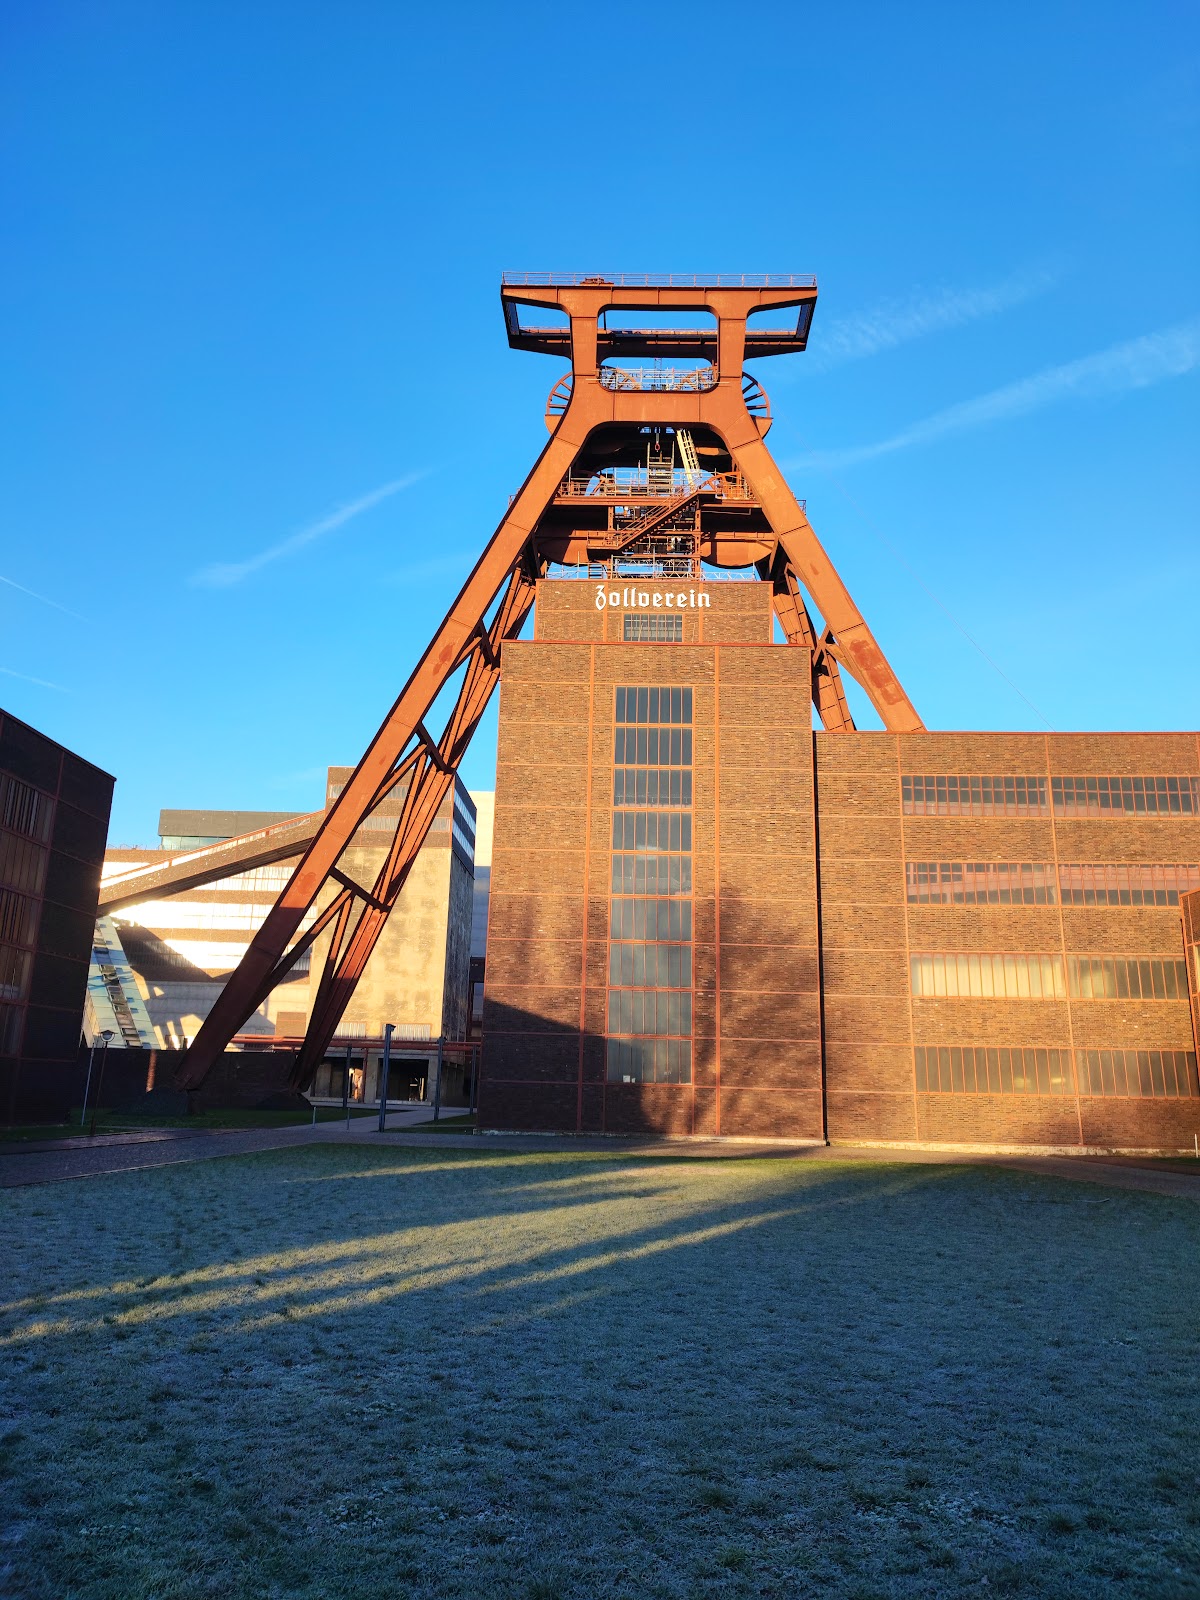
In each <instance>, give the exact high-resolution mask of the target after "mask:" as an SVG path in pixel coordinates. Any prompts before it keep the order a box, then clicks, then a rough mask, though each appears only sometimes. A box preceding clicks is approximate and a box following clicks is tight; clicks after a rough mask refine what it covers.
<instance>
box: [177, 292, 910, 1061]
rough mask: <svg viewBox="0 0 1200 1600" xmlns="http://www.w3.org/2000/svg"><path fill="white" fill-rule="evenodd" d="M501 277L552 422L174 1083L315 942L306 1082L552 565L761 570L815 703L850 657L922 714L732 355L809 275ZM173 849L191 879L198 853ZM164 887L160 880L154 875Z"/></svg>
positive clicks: (858, 670)
mask: <svg viewBox="0 0 1200 1600" xmlns="http://www.w3.org/2000/svg"><path fill="white" fill-rule="evenodd" d="M500 293H501V303H502V306H503V310H504V317H505V324H506V328H507V332H508V339H509V343H510V345H511V346H512V347H513V348H514V349H523V350H531V351H536V352H539V353H544V354H548V355H557V356H560V357H562V358H565V359H567V360H569V362H570V371H569V372H568V373H567V374H565V375H564V376H563V377H562V378H561V379H560V380H559V381H558V382H557V383H556V384H555V385H554V386H553V388H552V390H551V393H550V398H549V401H548V403H547V408H546V425H547V428H548V430H549V435H550V437H549V439H548V441H547V444H546V446H545V449H544V450H543V451H542V454H541V455H540V457H539V458H538V460H537V462H536V463H535V464H534V466H533V468H532V470H531V471H530V473H529V475H528V477H527V478H526V479H525V482H524V483H523V484H522V486H521V488H520V490H519V491H518V493H517V494H516V495H515V496H514V498H513V500H512V503H511V504H510V506H509V507H508V510H507V512H506V513H505V515H504V517H503V518H502V520H501V522H500V524H499V526H498V527H497V528H496V530H495V532H494V533H493V534H492V536H491V538H490V539H489V540H488V542H487V544H486V545H485V547H484V549H483V551H482V553H481V555H480V557H479V559H478V561H477V562H476V564H475V567H474V569H473V570H472V572H471V574H470V576H469V577H468V578H467V581H466V583H465V584H464V585H463V587H462V590H461V591H460V593H459V595H458V597H457V599H456V600H455V602H454V604H453V605H452V606H451V608H450V610H449V612H448V613H447V615H446V617H445V618H444V619H443V620H442V622H441V624H440V625H439V627H438V628H437V630H436V631H435V633H434V635H433V638H432V639H431V640H430V643H429V645H428V646H427V648H426V650H425V652H424V654H423V655H422V657H421V659H420V661H419V662H418V663H417V665H416V667H415V668H414V670H413V672H412V675H411V676H410V678H409V680H408V682H407V683H406V684H405V686H404V689H403V690H402V692H401V694H400V697H399V698H398V699H397V701H396V702H395V704H394V705H393V707H392V708H391V710H390V711H389V712H388V714H387V716H386V718H385V719H384V722H383V724H382V726H381V727H380V729H379V731H378V732H377V734H376V735H375V737H374V739H373V740H372V741H371V744H370V746H369V747H368V749H367V751H366V753H365V754H364V755H363V757H362V758H361V760H360V761H359V763H358V765H357V767H356V768H355V769H354V772H353V775H352V776H351V778H350V779H349V781H348V782H347V783H346V784H345V786H344V788H343V789H342V792H341V793H340V794H339V795H338V796H337V797H336V798H335V799H334V800H333V802H332V804H331V805H330V807H329V809H328V811H327V812H326V814H325V815H324V817H323V818H322V819H320V820H319V821H317V822H316V826H315V827H312V828H305V829H304V830H301V831H300V833H299V836H298V837H297V841H296V842H297V844H299V843H301V842H303V854H302V855H300V859H299V861H298V863H297V866H296V868H295V870H294V872H293V873H292V876H291V879H290V881H289V883H288V885H287V887H286V888H285V889H284V890H283V891H282V893H281V894H280V896H279V899H278V900H277V902H276V903H275V905H274V907H273V909H272V911H271V913H270V915H269V916H268V917H267V919H266V921H265V922H264V923H263V924H262V926H261V927H260V928H259V930H258V932H257V933H256V934H255V936H254V939H253V941H252V943H251V944H250V946H249V947H248V949H247V951H246V954H245V956H244V957H243V959H242V961H241V963H240V965H239V966H238V968H237V969H236V971H234V972H233V974H232V975H231V976H230V978H229V980H228V981H227V983H226V985H225V987H224V989H223V991H222V993H221V995H220V996H219V998H218V1000H217V1002H216V1004H215V1005H214V1006H213V1008H212V1010H211V1011H210V1013H209V1015H208V1018H207V1019H206V1021H205V1022H204V1024H203V1026H202V1027H201V1029H200V1032H199V1033H198V1035H197V1037H196V1039H195V1040H194V1042H193V1043H192V1045H191V1047H190V1048H189V1050H188V1051H187V1053H186V1056H185V1058H184V1061H183V1064H182V1066H181V1068H180V1070H179V1073H178V1074H177V1083H178V1085H179V1087H181V1088H194V1087H195V1086H197V1085H198V1084H199V1083H201V1082H202V1081H203V1080H204V1078H205V1077H206V1075H207V1074H208V1072H209V1070H210V1069H211V1067H212V1066H213V1064H214V1062H215V1061H216V1060H217V1059H218V1057H219V1056H220V1055H221V1054H222V1052H223V1051H224V1050H225V1048H226V1046H227V1045H228V1044H229V1043H230V1042H231V1041H232V1040H233V1038H234V1037H235V1036H236V1035H237V1034H238V1033H239V1032H240V1030H241V1028H242V1026H243V1024H244V1023H245V1021H246V1019H247V1018H248V1017H249V1016H250V1015H251V1014H252V1013H253V1012H254V1010H255V1009H256V1008H257V1007H258V1006H259V1005H260V1004H261V1003H262V1002H263V1000H264V999H265V998H266V996H267V995H268V994H269V993H270V992H271V990H272V989H273V988H274V987H275V985H276V984H278V983H279V982H280V981H281V980H282V978H283V977H284V975H285V974H286V973H287V972H288V971H289V970H290V969H291V967H292V966H293V965H294V963H295V962H296V961H297V960H298V959H299V957H300V956H301V955H302V954H303V953H304V952H305V951H307V950H309V949H312V948H314V946H316V945H317V943H318V941H321V942H322V946H323V949H324V959H323V963H322V965H321V969H320V972H319V974H318V975H317V977H316V983H315V989H314V998H313V1003H312V1006H311V1008H310V1016H309V1024H308V1030H307V1033H306V1035H305V1038H304V1041H303V1044H302V1045H301V1047H300V1049H299V1051H298V1052H297V1056H296V1060H295V1064H294V1069H293V1074H292V1078H293V1082H294V1083H295V1084H296V1085H297V1087H300V1088H304V1087H306V1086H307V1085H308V1084H309V1083H310V1082H311V1081H312V1078H313V1075H314V1073H315V1072H316V1069H317V1067H318V1066H319V1065H320V1062H321V1060H322V1058H323V1056H324V1054H325V1052H326V1050H327V1049H328V1047H329V1044H330V1041H331V1039H332V1037H333V1033H334V1030H335V1028H336V1026H337V1023H338V1021H339V1019H340V1017H341V1015H342V1012H343V1011H344V1009H345V1007H346V1004H347V1002H348V1001H349V999H350V996H351V995H352V994H353V992H354V988H355V985H356V984H357V982H358V980H359V978H360V977H361V975H362V972H363V970H364V968H365V966H366V963H367V961H368V960H369V959H370V956H371V953H372V951H373V950H374V948H375V945H376V942H377V940H378V938H379V934H380V932H381V931H382V928H383V926H384V923H385V922H386V920H387V917H388V915H389V913H390V912H391V910H392V908H393V907H394V906H395V904H396V901H397V898H398V897H399V894H400V892H401V890H402V889H403V887H404V883H405V881H406V880H407V877H408V874H409V871H410V869H411V867H412V865H413V862H414V861H415V859H416V856H417V852H418V850H419V849H420V847H421V845H422V843H423V842H424V839H425V836H426V834H427V832H428V830H429V827H430V824H431V822H432V821H433V818H434V817H435V815H436V814H437V811H438V807H439V806H440V805H441V803H442V801H443V800H444V798H445V796H446V794H447V793H448V791H449V789H450V786H451V785H452V784H453V782H454V777H455V774H456V772H457V770H458V766H459V763H460V762H461V760H462V757H463V755H464V753H465V751H466V748H467V745H468V743H469V741H470V738H471V736H472V734H473V733H474V731H475V729H476V727H477V726H478V723H479V719H480V717H481V716H482V714H483V711H484V709H485V707H486V705H487V703H488V700H489V699H490V697H491V694H492V692H493V690H494V689H495V687H496V685H497V684H498V683H499V682H500V680H501V677H502V675H503V658H504V647H505V644H506V642H507V641H509V640H512V639H515V638H516V637H517V636H518V634H519V633H520V630H521V628H522V626H523V625H524V623H525V620H526V618H527V616H528V614H529V611H530V609H531V607H532V604H533V599H534V593H535V582H536V580H537V578H539V577H540V576H543V575H544V574H545V573H546V572H547V571H548V570H551V569H552V568H553V569H563V570H570V569H574V570H577V571H584V572H588V571H597V572H600V573H608V574H613V573H616V572H622V573H627V574H634V575H636V574H637V573H639V572H644V573H646V574H648V575H651V574H656V575H666V576H674V577H688V578H690V579H692V580H693V581H697V580H702V579H703V578H704V576H705V575H706V574H708V575H710V576H712V575H722V574H729V573H733V572H739V571H740V572H743V573H746V574H748V575H750V576H752V577H754V578H756V579H757V580H759V581H762V582H766V583H770V584H771V586H772V592H773V600H774V605H775V611H776V615H777V616H778V618H779V621H780V624H781V626H782V628H783V631H784V633H785V635H786V637H787V639H788V642H789V643H790V644H792V645H795V646H796V647H797V648H800V649H804V650H807V651H808V652H809V654H810V659H811V664H812V698H813V703H814V705H815V706H816V708H817V711H818V714H819V715H820V718H821V721H822V723H823V725H824V727H825V728H826V729H827V730H828V731H830V732H839V731H849V730H852V729H853V727H854V722H853V719H852V716H851V713H850V709H849V706H848V704H847V700H846V695H845V691H844V687H843V684H842V681H841V674H842V672H843V671H845V672H847V673H849V674H850V676H851V677H853V678H854V679H855V680H856V682H857V683H858V684H859V685H860V686H861V687H862V689H863V690H864V691H865V693H866V694H867V696H868V698H869V699H870V701H871V703H872V705H873V706H874V707H875V710H876V712H877V713H878V715H879V717H880V719H881V720H882V722H883V724H884V726H885V727H886V728H888V729H889V730H890V731H892V732H912V731H916V730H919V729H920V728H921V727H922V723H921V721H920V718H919V717H918V716H917V713H916V711H915V710H914V708H913V706H912V704H911V703H910V701H909V699H908V696H907V695H906V694H905V692H904V690H903V688H902V687H901V685H900V683H899V681H898V679H897V677H896V675H895V673H894V672H893V671H892V668H891V667H890V665H889V664H888V661H887V659H886V657H885V656H884V654H883V651H882V650H881V649H880V647H879V645H878V643H877V642H876V640H875V638H874V636H873V635H872V633H871V630H870V628H869V627H868V626H867V623H866V621H865V620H864V618H863V616H862V614H861V612H860V611H859V610H858V608H857V606H856V605H855V604H854V601H853V600H852V598H851V596H850V594H849V591H848V590H847V589H846V586H845V584H844V583H843V582H842V580H841V578H840V577H839V576H838V574H837V572H836V570H835V568H834V566H833V563H832V562H831V561H830V559H829V556H828V555H827V554H826V552H825V550H824V549H823V548H822V546H821V544H820V542H819V540H818V539H817V537H816V534H815V533H814V532H813V529H812V526H811V524H810V523H809V521H808V517H807V515H806V513H805V509H804V506H803V504H802V502H800V501H798V500H797V499H796V497H795V496H794V495H793V494H792V491H791V489H790V488H789V487H788V485H787V483H786V481H785V480H784V477H783V474H782V473H781V472H780V470H779V468H778V466H777V465H776V464H775V461H774V460H773V458H772V456H771V454H770V451H769V450H768V449H767V446H766V444H765V442H764V440H765V436H766V434H767V432H768V430H769V428H770V426H771V412H770V405H769V402H768V400H767V397H766V393H765V391H764V389H763V388H762V386H761V384H760V383H759V381H758V379H757V378H756V377H754V376H753V375H751V374H750V373H747V372H746V370H745V361H746V359H747V358H750V359H754V360H758V359H760V358H765V357H767V356H775V355H784V354H788V353H791V352H794V351H801V350H803V349H804V348H805V345H806V343H807V340H808V336H809V329H810V326H811V322H812V314H813V308H814V306H815V304H816V298H817V288H816V280H815V279H813V278H810V277H801V276H796V275H779V276H772V275H757V276H756V275H744V276H742V275H737V274H715V275H711V276H704V275H674V274H669V275H664V276H660V277H656V276H652V275H647V276H643V277H632V276H619V277H604V276H599V275H597V276H591V277H587V276H578V277H575V276H570V275H556V274H552V273H527V274H509V275H506V276H505V279H504V281H503V283H502V285H501V291H500ZM783 313H787V316H786V318H784V317H783ZM793 314H794V319H793ZM672 316H677V318H678V320H677V321H674V322H672V320H671V319H672ZM639 318H640V319H641V321H640V322H639ZM755 318H760V319H761V318H765V319H766V323H765V325H761V326H760V325H759V323H758V322H757V321H753V320H752V319H755ZM644 362H650V363H651V365H650V366H648V367H647V366H639V365H635V364H634V363H644ZM664 362H667V363H669V365H667V366H664V365H663V363H664ZM806 595H807V597H808V598H807V600H806V598H805V597H806ZM809 601H811V602H812V604H813V606H814V608H815V610H816V611H817V612H818V613H819V617H820V622H819V623H818V622H815V621H814V620H813V616H812V614H811V613H810V611H809V609H808V602H809ZM452 684H453V685H456V698H455V701H454V705H453V709H452V710H451V712H450V715H449V717H448V719H447V721H446V724H445V726H444V728H443V729H442V731H441V733H440V734H438V735H436V736H435V735H434V733H432V732H431V731H430V730H429V728H428V727H427V726H426V718H427V717H428V716H429V714H430V712H431V710H432V708H433V706H434V703H435V702H436V701H437V700H438V698H439V697H440V696H441V694H442V693H443V691H444V690H446V689H447V688H448V687H450V686H451V685H452ZM401 784H404V785H405V788H404V790H403V794H404V798H403V801H402V803H401V805H400V816H399V820H398V823H397V826H396V829H395V833H394V836H393V838H392V842H391V846H390V849H389V850H388V852H387V856H386V858H385V860H384V863H383V865H382V867H381V868H380V869H379V872H378V874H377V876H376V878H375V881H374V882H373V883H371V884H364V883H359V882H357V881H355V880H354V879H353V878H352V876H351V875H350V874H349V873H348V872H347V871H346V870H345V867H344V865H343V857H344V855H345V853H346V851H347V849H348V847H349V846H350V843H351V841H352V840H353V838H354V835H355V833H356V831H357V829H358V828H359V827H360V826H361V825H362V824H363V823H364V821H365V820H366V819H367V818H368V817H369V816H370V815H371V814H372V813H373V812H375V811H376V810H377V808H379V807H380V806H381V804H382V802H383V801H384V800H385V799H386V797H387V796H388V795H389V794H392V793H393V791H395V790H396V789H397V787H398V786H399V785H401ZM394 803H395V802H394V801H393V804H394ZM226 853H227V854H228V851H227V852H226ZM223 859H224V858H223ZM188 870H189V873H190V876H189V879H188V881H189V883H194V882H195V881H196V864H195V863H194V862H193V863H191V865H190V867H189V869H188ZM167 887H168V886H166V885H164V884H161V883H156V891H157V892H158V893H162V892H164V889H165V888H167ZM310 912H314V913H315V916H310V915H309V913H310ZM302 925H303V926H302ZM314 965H315V964H314Z"/></svg>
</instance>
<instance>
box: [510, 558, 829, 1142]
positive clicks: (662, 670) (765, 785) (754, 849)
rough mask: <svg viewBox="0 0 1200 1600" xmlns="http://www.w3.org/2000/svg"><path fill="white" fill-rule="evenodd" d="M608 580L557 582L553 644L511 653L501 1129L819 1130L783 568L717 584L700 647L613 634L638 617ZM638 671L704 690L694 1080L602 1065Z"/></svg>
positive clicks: (804, 836) (697, 752) (799, 740)
mask: <svg viewBox="0 0 1200 1600" xmlns="http://www.w3.org/2000/svg"><path fill="white" fill-rule="evenodd" d="M594 587H595V586H594V585H591V584H586V583H584V582H582V581H561V582H549V583H543V584H541V585H540V586H539V595H538V609H539V615H538V620H537V624H536V629H535V642H534V643H532V644H529V643H526V644H519V645H516V646H508V647H506V651H505V662H504V680H503V685H502V689H501V698H500V737H499V747H498V759H497V776H496V825H495V840H494V846H493V859H492V887H491V906H490V912H489V928H488V958H487V978H486V985H485V997H484V1041H485V1043H484V1063H483V1070H482V1074H481V1087H480V1111H481V1118H482V1121H483V1125H485V1126H497V1127H501V1126H503V1127H515V1126H520V1127H572V1128H579V1129H581V1130H584V1131H609V1132H619V1131H634V1130H656V1131H661V1132H672V1133H692V1132H716V1131H720V1132H722V1133H725V1134H759V1135H763V1134H769V1133H772V1132H786V1133H789V1134H793V1135H795V1136H798V1137H807V1138H821V1137H822V1106H821V1051H820V1004H819V990H818V982H817V937H816V871H815V843H814V835H813V826H812V750H811V737H810V735H809V732H808V729H807V726H806V722H805V719H804V718H803V717H801V718H800V719H799V722H798V725H794V724H793V723H792V722H791V721H785V722H784V723H783V725H780V719H779V718H778V711H779V708H780V707H781V706H802V707H803V706H806V705H807V700H808V673H809V668H808V658H807V655H806V654H804V653H802V652H799V651H796V650H790V649H788V648H786V647H770V646H769V640H770V630H771V626H772V621H771V609H770V591H769V588H768V587H767V586H766V585H764V584H736V583H723V584H710V585H706V586H704V587H705V588H706V590H707V591H708V593H709V594H710V596H711V599H712V604H711V606H710V607H708V608H705V609H702V610H701V612H700V615H699V617H698V618H697V617H695V616H693V615H692V612H691V608H689V612H688V613H687V614H686V616H685V624H686V625H685V643H684V644H682V645H641V644H629V645H626V644H623V643H615V642H614V643H608V642H605V632H604V629H605V626H606V625H607V624H612V623H613V622H614V619H615V627H616V628H618V629H619V628H620V617H621V616H622V615H623V612H622V611H621V610H619V609H616V608H614V609H613V610H611V611H609V610H608V609H607V608H606V611H605V612H604V613H601V612H598V611H597V610H596V608H595V605H594V601H593V600H592V598H591V592H592V589H593V588H594ZM643 587H645V586H643ZM662 587H664V588H666V589H673V587H674V586H673V585H672V584H668V583H665V581H664V584H663V585H662ZM555 636H557V638H558V639H559V640H562V641H563V642H550V641H551V639H552V638H553V637H555ZM746 636H750V637H751V639H752V640H753V642H750V643H747V642H745V640H746ZM618 637H619V634H618ZM689 637H691V638H692V639H694V641H695V642H694V643H688V642H686V641H687V640H688V638H689ZM729 638H732V639H733V640H734V641H735V642H733V643H718V642H716V641H723V640H726V639H729ZM575 639H579V640H581V642H579V643H575V642H572V641H573V640H575ZM582 640H587V641H589V642H586V643H584V642H582ZM629 683H635V684H636V683H647V684H666V685H689V686H690V687H691V688H692V690H693V839H694V843H693V879H694V891H693V909H694V935H693V969H694V986H695V987H694V1002H693V1007H694V1040H693V1073H692V1077H693V1081H692V1083H691V1084H688V1085H667V1084H643V1085H638V1084H615V1083H614V1084H608V1083H607V1082H606V1081H605V1052H604V1034H605V1026H606V1021H605V1018H606V996H607V971H608V910H609V873H610V853H611V838H612V749H613V737H612V736H613V709H614V691H615V688H616V687H617V685H619V684H629Z"/></svg>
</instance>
